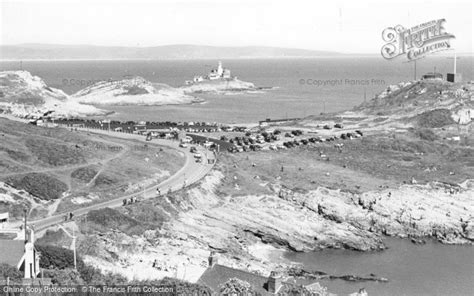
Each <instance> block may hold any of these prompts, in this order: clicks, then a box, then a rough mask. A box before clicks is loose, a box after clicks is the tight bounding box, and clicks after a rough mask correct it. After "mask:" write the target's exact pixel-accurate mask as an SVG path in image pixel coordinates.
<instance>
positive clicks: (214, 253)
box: [209, 251, 217, 267]
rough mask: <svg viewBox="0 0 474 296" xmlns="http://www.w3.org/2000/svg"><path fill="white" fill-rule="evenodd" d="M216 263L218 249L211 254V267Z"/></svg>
mask: <svg viewBox="0 0 474 296" xmlns="http://www.w3.org/2000/svg"><path fill="white" fill-rule="evenodd" d="M216 264H217V254H216V251H211V254H210V255H209V267H213V266H214V265H216Z"/></svg>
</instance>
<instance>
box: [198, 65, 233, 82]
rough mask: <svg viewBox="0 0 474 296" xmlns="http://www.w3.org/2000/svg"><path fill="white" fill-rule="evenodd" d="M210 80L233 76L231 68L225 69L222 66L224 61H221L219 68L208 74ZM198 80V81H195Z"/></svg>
mask: <svg viewBox="0 0 474 296" xmlns="http://www.w3.org/2000/svg"><path fill="white" fill-rule="evenodd" d="M207 78H208V79H209V80H217V79H230V78H232V76H231V74H230V70H229V69H224V68H223V67H222V62H219V64H218V65H217V69H212V70H211V72H209V75H208V76H207ZM194 82H197V81H194Z"/></svg>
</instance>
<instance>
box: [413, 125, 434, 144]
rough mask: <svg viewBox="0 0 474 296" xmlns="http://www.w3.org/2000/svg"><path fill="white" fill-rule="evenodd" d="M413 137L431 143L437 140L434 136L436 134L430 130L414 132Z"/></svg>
mask: <svg viewBox="0 0 474 296" xmlns="http://www.w3.org/2000/svg"><path fill="white" fill-rule="evenodd" d="M415 135H416V136H417V137H418V138H420V139H422V140H426V141H431V142H432V141H434V140H436V139H437V138H438V136H436V134H435V133H434V132H433V131H432V130H431V129H427V128H424V129H417V130H415Z"/></svg>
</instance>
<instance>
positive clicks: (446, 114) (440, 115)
mask: <svg viewBox="0 0 474 296" xmlns="http://www.w3.org/2000/svg"><path fill="white" fill-rule="evenodd" d="M417 122H418V126H420V127H425V128H426V127H429V128H438V127H443V126H446V125H450V124H453V123H455V121H454V120H453V118H452V117H451V111H449V110H448V109H435V110H431V111H426V112H423V113H421V114H420V115H418V116H417Z"/></svg>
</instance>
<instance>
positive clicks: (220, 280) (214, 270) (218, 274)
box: [198, 264, 296, 296]
mask: <svg viewBox="0 0 474 296" xmlns="http://www.w3.org/2000/svg"><path fill="white" fill-rule="evenodd" d="M232 278H237V279H239V280H242V281H245V282H247V283H249V284H250V285H251V286H252V287H253V289H254V291H255V292H257V293H259V294H261V295H262V296H264V295H275V294H273V293H270V292H268V290H267V282H268V277H266V276H262V275H258V274H254V273H251V272H248V271H244V270H240V269H235V268H232V267H227V266H223V265H220V264H216V265H214V266H212V267H208V268H207V269H206V271H205V272H204V273H203V274H202V275H201V277H200V278H199V280H198V283H200V284H203V285H205V286H207V287H209V288H211V289H212V290H213V291H214V292H218V291H219V289H220V286H221V285H222V284H224V283H225V282H227V281H228V280H230V279H232ZM293 286H296V285H295V284H293V283H288V282H282V287H281V288H280V290H279V292H281V291H282V290H286V289H287V288H291V287H293Z"/></svg>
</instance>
